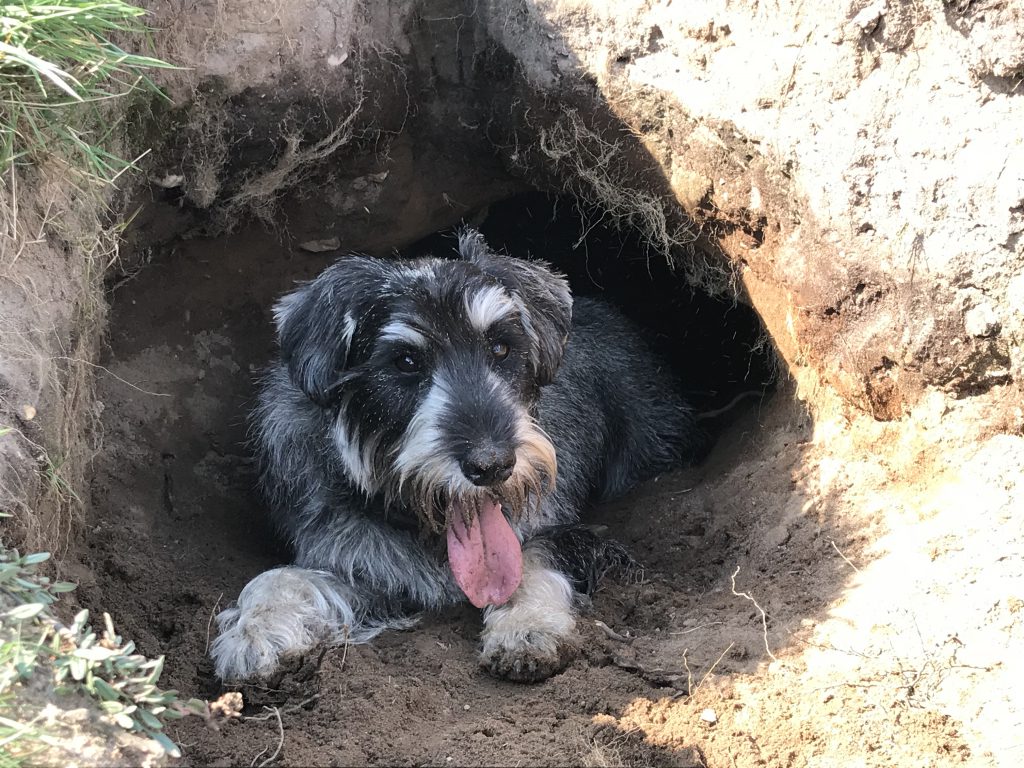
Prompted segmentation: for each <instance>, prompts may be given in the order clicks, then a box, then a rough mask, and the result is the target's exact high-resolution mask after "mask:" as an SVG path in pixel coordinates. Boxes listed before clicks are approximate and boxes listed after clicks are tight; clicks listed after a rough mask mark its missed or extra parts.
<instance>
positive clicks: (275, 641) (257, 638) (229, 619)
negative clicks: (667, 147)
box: [210, 608, 315, 680]
mask: <svg viewBox="0 0 1024 768" xmlns="http://www.w3.org/2000/svg"><path fill="white" fill-rule="evenodd" d="M290 619H291V617H290V616H288V615H287V613H286V612H285V611H284V610H281V611H278V612H276V613H274V612H271V611H265V612H256V613H253V612H251V611H246V610H244V609H240V608H229V609H227V610H226V611H222V612H221V613H220V615H218V616H217V625H218V627H219V628H220V632H219V634H218V635H217V639H216V640H214V641H213V644H212V645H211V646H210V657H211V658H212V659H213V665H214V669H215V670H216V672H217V677H219V678H220V679H221V680H248V679H250V678H253V677H267V676H268V675H271V674H273V673H274V672H275V671H276V670H277V668H278V667H279V666H280V664H281V659H282V657H284V656H291V655H295V654H300V653H303V652H305V651H308V650H309V649H310V648H311V647H312V646H313V645H314V644H315V640H314V638H313V637H311V636H309V635H308V634H307V633H303V632H301V631H300V632H294V631H289V630H290V629H291V628H292V627H293V626H294V623H293V622H292V621H290Z"/></svg>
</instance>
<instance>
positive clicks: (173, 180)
mask: <svg viewBox="0 0 1024 768" xmlns="http://www.w3.org/2000/svg"><path fill="white" fill-rule="evenodd" d="M151 181H152V182H153V183H154V184H156V185H157V186H158V187H161V188H163V189H176V188H177V187H180V186H181V185H182V184H184V183H185V177H184V176H182V175H181V174H180V173H168V174H167V175H165V176H161V177H160V178H154V179H151Z"/></svg>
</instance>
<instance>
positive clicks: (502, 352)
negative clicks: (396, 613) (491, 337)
mask: <svg viewBox="0 0 1024 768" xmlns="http://www.w3.org/2000/svg"><path fill="white" fill-rule="evenodd" d="M509 351H510V350H509V346H508V344H506V343H505V342H504V341H492V342H491V354H492V355H494V359H495V360H504V359H505V358H506V357H508V353H509Z"/></svg>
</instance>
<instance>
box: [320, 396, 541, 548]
mask: <svg viewBox="0 0 1024 768" xmlns="http://www.w3.org/2000/svg"><path fill="white" fill-rule="evenodd" d="M428 400H429V398H428ZM442 402H444V400H443V399H442ZM348 406H349V399H348V398H346V399H344V400H343V401H342V402H341V404H340V407H339V409H338V413H337V415H336V418H335V423H334V429H333V432H334V443H335V446H336V448H337V455H338V458H339V459H340V461H341V464H342V465H343V466H344V468H345V470H346V474H347V476H348V477H349V479H350V480H351V481H352V482H353V484H354V485H355V486H356V487H357V488H359V490H360V491H362V492H363V493H365V494H366V495H367V496H368V497H369V496H375V495H378V494H381V495H383V497H384V505H385V508H387V509H393V508H395V507H396V506H397V507H402V508H405V509H408V510H410V511H411V512H413V513H414V514H415V516H416V517H417V518H419V520H420V522H421V525H422V530H423V532H424V533H428V534H430V533H432V534H441V533H443V532H444V531H445V530H447V529H449V528H450V527H451V525H452V523H453V522H454V516H455V515H461V517H462V522H463V523H464V524H466V525H469V524H470V523H471V522H472V518H473V517H474V516H476V515H478V514H479V512H480V507H481V505H482V504H486V503H489V502H491V503H493V502H495V501H496V502H498V503H499V504H500V505H501V507H502V509H503V510H504V511H505V513H506V514H507V515H508V517H509V518H510V520H511V521H512V522H513V523H515V522H518V521H519V520H521V519H523V518H524V517H527V516H529V515H531V514H534V513H535V512H536V511H537V509H538V507H539V505H540V502H541V499H542V498H543V496H544V495H545V494H547V493H549V492H550V491H551V490H552V489H553V488H554V484H555V477H556V471H557V462H556V458H555V448H554V445H553V444H552V443H551V440H550V438H549V437H548V436H547V434H545V432H544V430H543V429H541V427H540V425H539V424H537V422H536V420H535V419H534V418H533V417H532V416H530V415H529V413H528V411H526V410H525V409H522V410H520V412H519V413H518V416H517V418H516V420H515V436H514V440H515V444H516V448H515V453H516V462H515V465H514V467H513V469H512V474H511V476H510V477H509V478H508V479H507V480H506V481H504V482H503V483H501V484H499V485H496V486H492V487H486V488H485V487H480V486H476V485H474V484H473V483H471V482H470V481H469V480H468V479H467V478H466V477H465V475H464V474H463V472H462V469H461V467H460V466H459V462H458V461H457V460H456V459H455V457H453V456H452V455H451V453H450V452H449V451H448V450H446V438H445V435H444V433H443V429H442V428H441V426H440V421H441V417H440V408H439V407H438V404H437V403H429V402H428V403H427V404H425V406H424V407H423V408H421V409H420V411H418V412H417V414H416V415H415V416H414V417H413V419H412V420H411V421H410V423H409V425H408V429H407V430H406V433H405V434H404V435H403V437H402V439H401V440H399V441H398V442H397V443H395V444H392V445H389V444H388V443H387V442H384V441H382V440H381V435H380V434H374V433H370V434H368V435H365V436H364V435H363V434H362V430H361V429H360V425H359V423H358V420H357V419H354V418H352V414H351V413H350V412H349V407H348Z"/></svg>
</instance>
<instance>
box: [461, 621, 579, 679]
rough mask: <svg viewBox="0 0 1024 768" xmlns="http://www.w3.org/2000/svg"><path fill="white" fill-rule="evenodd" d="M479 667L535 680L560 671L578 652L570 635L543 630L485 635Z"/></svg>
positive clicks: (504, 676) (497, 673)
mask: <svg viewBox="0 0 1024 768" xmlns="http://www.w3.org/2000/svg"><path fill="white" fill-rule="evenodd" d="M483 640H484V644H483V650H482V651H481V653H480V666H482V667H483V668H484V669H486V670H487V671H488V672H490V673H491V674H492V675H494V677H498V678H502V679H504V680H512V681H514V682H517V683H536V682H539V681H541V680H546V679H547V678H549V677H551V676H552V675H555V674H558V673H559V672H561V671H562V670H563V669H565V667H566V665H567V664H568V663H569V662H570V661H571V660H572V658H573V656H575V654H576V643H575V642H574V640H573V637H572V636H571V635H566V634H556V633H554V632H546V631H544V630H527V631H517V632H511V633H500V632H488V633H486V634H485V635H484V638H483Z"/></svg>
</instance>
